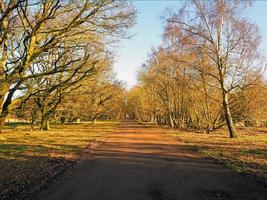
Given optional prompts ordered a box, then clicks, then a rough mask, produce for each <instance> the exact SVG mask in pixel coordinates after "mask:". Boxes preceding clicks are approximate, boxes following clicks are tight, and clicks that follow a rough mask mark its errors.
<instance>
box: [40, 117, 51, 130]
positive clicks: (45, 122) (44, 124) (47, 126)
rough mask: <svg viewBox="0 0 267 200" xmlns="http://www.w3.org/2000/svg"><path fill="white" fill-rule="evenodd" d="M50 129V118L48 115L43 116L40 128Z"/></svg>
mask: <svg viewBox="0 0 267 200" xmlns="http://www.w3.org/2000/svg"><path fill="white" fill-rule="evenodd" d="M50 129H51V128H50V123H49V118H48V117H42V120H41V126H40V130H42V131H47V130H50Z"/></svg>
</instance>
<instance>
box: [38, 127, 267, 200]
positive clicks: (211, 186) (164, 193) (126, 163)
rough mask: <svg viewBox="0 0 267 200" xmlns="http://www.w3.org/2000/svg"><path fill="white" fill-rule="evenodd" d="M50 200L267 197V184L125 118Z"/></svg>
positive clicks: (49, 193)
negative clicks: (231, 170) (264, 184)
mask: <svg viewBox="0 0 267 200" xmlns="http://www.w3.org/2000/svg"><path fill="white" fill-rule="evenodd" d="M37 199H45V200H187V199H190V200H215V199H216V200H260V199H262V200H266V199H267V191H266V188H265V187H263V186H259V185H257V184H256V183H254V182H252V181H250V180H247V179H246V178H244V177H242V176H240V175H238V174H234V173H232V172H230V171H229V170H227V169H225V168H223V167H222V166H220V165H217V164H215V163H214V162H213V161H211V160H209V159H204V158H201V157H200V156H199V155H198V154H197V153H196V152H193V151H190V150H188V149H186V147H184V146H183V145H182V144H179V143H177V141H175V140H173V139H172V138H168V137H167V136H164V135H163V134H161V133H160V132H159V130H158V129H156V128H153V127H149V126H144V125H138V124H137V123H136V122H123V123H122V124H121V125H120V127H119V128H118V129H117V130H116V131H115V132H114V133H113V134H111V135H110V136H109V137H108V138H107V139H106V140H105V142H104V143H103V144H102V145H101V146H99V147H98V148H97V150H96V151H94V152H93V155H92V157H91V158H90V159H88V160H85V161H83V162H82V163H81V164H80V165H79V166H78V167H77V168H76V169H75V170H74V173H73V175H72V176H70V177H66V178H64V179H63V180H62V181H61V182H60V183H58V184H56V185H54V186H51V188H48V190H47V191H46V192H43V193H41V194H40V196H39V197H38V198H37Z"/></svg>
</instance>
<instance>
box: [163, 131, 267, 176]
mask: <svg viewBox="0 0 267 200" xmlns="http://www.w3.org/2000/svg"><path fill="white" fill-rule="evenodd" d="M167 134H169V135H171V136H173V137H175V138H176V139H177V140H179V141H180V142H183V143H184V144H186V145H188V146H191V147H194V148H196V149H197V150H198V151H199V152H201V153H202V154H203V155H204V156H206V157H210V158H214V159H216V160H217V161H219V162H222V163H224V164H225V165H226V166H227V167H229V168H230V169H232V170H233V171H235V172H238V173H245V174H250V175H253V176H254V175H256V176H257V177H260V178H263V180H264V181H266V180H267V128H265V129H264V128H262V129H250V130H244V129H243V130H242V129H240V130H239V136H238V138H235V139H229V138H228V134H227V131H226V130H221V131H217V132H214V133H212V134H204V133H194V132H184V131H178V130H175V131H174V130H167Z"/></svg>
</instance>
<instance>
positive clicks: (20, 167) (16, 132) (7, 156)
mask: <svg viewBox="0 0 267 200" xmlns="http://www.w3.org/2000/svg"><path fill="white" fill-rule="evenodd" d="M115 127H116V123H97V124H95V125H90V124H73V125H59V126H57V127H54V128H53V129H52V130H51V131H32V132H31V131H29V130H28V127H27V126H25V125H16V126H14V125H12V126H9V127H6V129H5V130H4V132H3V133H2V134H1V135H0V199H3V200H5V199H29V196H30V194H33V193H35V192H36V191H38V190H39V189H41V188H42V187H44V186H45V184H47V183H48V182H50V181H51V180H53V179H56V178H57V177H58V176H60V175H62V174H63V173H65V172H66V171H67V169H69V168H71V167H73V166H74V165H75V164H76V163H77V161H79V160H80V159H81V155H82V154H83V152H84V150H85V149H87V148H88V147H89V146H90V144H95V143H97V142H99V141H101V140H102V139H103V138H104V136H105V135H106V134H107V133H108V132H111V131H112V130H113V129H114V128H115Z"/></svg>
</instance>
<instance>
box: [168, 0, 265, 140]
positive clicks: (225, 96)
mask: <svg viewBox="0 0 267 200" xmlns="http://www.w3.org/2000/svg"><path fill="white" fill-rule="evenodd" d="M249 5H250V2H249V1H238V0H236V1H226V0H218V1H201V0H192V1H190V4H189V5H185V6H184V7H183V9H181V10H180V11H179V13H172V14H171V16H170V17H169V18H168V19H167V20H166V21H167V23H169V24H174V25H175V26H176V27H179V29H180V30H181V31H182V32H183V33H184V34H185V35H186V36H187V38H189V39H188V40H187V41H183V42H185V43H187V45H188V50H190V51H194V52H195V54H196V55H198V57H203V56H207V57H208V58H209V59H210V63H212V66H213V69H212V70H209V71H206V70H205V68H199V72H200V73H202V74H203V75H208V76H210V77H211V78H213V79H215V80H216V81H217V83H218V84H219V86H220V91H221V94H222V99H221V102H222V105H223V108H224V113H225V120H226V124H227V127H228V130H229V135H230V137H231V138H233V137H236V129H235V125H234V120H233V117H232V114H231V110H230V105H229V97H230V96H231V93H233V92H234V91H235V90H237V89H242V88H244V87H246V86H247V85H250V84H251V83H253V82H254V81H255V80H257V79H258V78H259V77H260V76H259V75H258V73H259V72H260V68H261V67H262V66H263V63H262V60H261V59H260V57H259V55H260V54H259V48H258V46H259V43H260V35H259V31H258V27H257V25H255V24H253V23H250V22H249V21H247V20H246V19H245V18H244V17H242V15H241V13H242V10H243V9H244V8H246V7H247V6H249ZM248 74H254V78H253V79H252V80H251V79H250V80H249V79H248Z"/></svg>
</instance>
